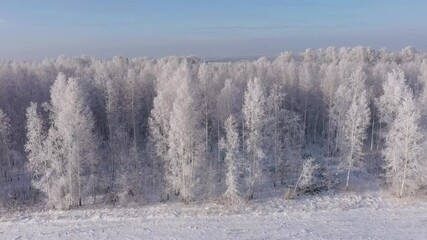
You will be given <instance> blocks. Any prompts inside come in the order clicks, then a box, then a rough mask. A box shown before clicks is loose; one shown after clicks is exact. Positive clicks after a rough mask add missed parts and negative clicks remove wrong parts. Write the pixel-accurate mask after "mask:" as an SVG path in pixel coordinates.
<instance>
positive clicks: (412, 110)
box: [383, 90, 426, 197]
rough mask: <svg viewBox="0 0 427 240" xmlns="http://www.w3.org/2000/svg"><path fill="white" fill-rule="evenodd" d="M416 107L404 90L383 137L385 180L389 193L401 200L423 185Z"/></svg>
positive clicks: (424, 166)
mask: <svg viewBox="0 0 427 240" xmlns="http://www.w3.org/2000/svg"><path fill="white" fill-rule="evenodd" d="M419 123H420V112H419V108H418V106H417V104H416V102H415V100H414V98H413V95H412V93H411V92H410V91H407V90H406V91H404V92H403V97H402V100H401V102H400V103H399V106H398V110H397V113H396V118H395V120H394V121H393V122H392V123H391V126H390V131H389V133H388V135H387V137H386V147H385V149H384V151H383V154H384V157H385V167H384V168H385V171H386V180H387V182H388V183H389V184H390V187H391V189H392V192H393V193H395V194H396V195H398V196H399V197H402V196H403V195H404V194H407V193H413V192H414V191H415V190H417V189H418V188H419V187H420V186H422V185H423V184H425V176H424V175H425V174H424V171H425V169H426V162H425V158H424V157H423V156H422V154H423V153H424V151H423V146H424V143H423V141H424V136H423V135H422V133H421V131H420V126H419Z"/></svg>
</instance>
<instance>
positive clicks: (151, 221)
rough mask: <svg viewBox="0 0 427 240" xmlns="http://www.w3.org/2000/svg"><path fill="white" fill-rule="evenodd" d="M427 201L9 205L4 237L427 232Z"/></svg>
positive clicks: (1, 227) (407, 235)
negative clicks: (72, 206) (228, 205)
mask: <svg viewBox="0 0 427 240" xmlns="http://www.w3.org/2000/svg"><path fill="white" fill-rule="evenodd" d="M426 224H427V203H425V201H424V200H422V199H421V198H413V199H409V198H406V199H396V198H395V197H392V196H388V195H385V194H381V193H378V192H373V193H340V194H336V195H326V194H325V195H316V196H305V197H300V198H299V199H296V200H286V199H283V198H277V197H275V198H264V199H259V200H255V201H252V202H250V203H248V204H246V205H245V206H243V207H241V208H240V209H234V210H230V209H228V208H226V207H224V206H222V205H220V204H217V203H193V204H189V205H184V204H181V203H164V204H156V205H146V206H142V207H108V208H107V207H105V208H101V209H90V208H80V209H75V210H70V211H55V210H46V211H21V212H19V213H17V212H3V213H2V216H1V218H0V239H79V240H83V239H427V228H426V227H425V226H426Z"/></svg>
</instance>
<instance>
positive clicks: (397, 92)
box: [376, 69, 409, 137]
mask: <svg viewBox="0 0 427 240" xmlns="http://www.w3.org/2000/svg"><path fill="white" fill-rule="evenodd" d="M382 88H383V91H384V94H383V95H382V96H380V97H379V98H378V100H377V102H376V104H377V107H378V110H379V121H380V123H381V124H382V128H383V129H380V131H381V135H384V136H385V135H387V132H388V131H389V129H390V125H391V124H392V122H393V121H394V120H395V119H396V116H397V111H398V110H399V107H400V106H401V102H402V98H403V94H404V92H406V91H408V90H409V89H408V87H407V85H406V83H405V74H404V72H403V71H402V70H399V69H393V71H391V72H389V73H388V74H387V79H386V81H385V82H384V83H383V84H382ZM384 136H382V137H384Z"/></svg>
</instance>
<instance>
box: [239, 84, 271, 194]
mask: <svg viewBox="0 0 427 240" xmlns="http://www.w3.org/2000/svg"><path fill="white" fill-rule="evenodd" d="M244 99H245V100H244V104H243V116H244V119H245V129H246V132H245V134H246V135H247V136H245V139H244V140H245V142H244V144H245V146H246V148H245V151H246V153H247V154H246V158H247V171H248V174H249V176H248V187H249V190H248V198H249V200H250V199H253V198H254V191H255V187H256V185H257V184H259V183H260V180H261V179H262V168H263V160H264V157H265V153H264V149H263V144H264V126H265V123H266V122H265V117H266V113H265V111H266V106H265V104H266V100H265V94H264V89H263V87H262V84H261V82H260V80H259V79H258V78H254V79H253V80H250V81H249V82H248V86H247V88H246V92H245V98H244Z"/></svg>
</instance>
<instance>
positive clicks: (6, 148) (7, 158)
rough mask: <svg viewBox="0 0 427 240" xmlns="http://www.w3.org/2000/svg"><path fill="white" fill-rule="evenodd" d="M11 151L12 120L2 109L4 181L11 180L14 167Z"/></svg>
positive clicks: (1, 171) (0, 142)
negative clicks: (11, 170) (10, 172)
mask: <svg viewBox="0 0 427 240" xmlns="http://www.w3.org/2000/svg"><path fill="white" fill-rule="evenodd" d="M10 150H11V149H10V120H9V118H8V117H7V116H6V114H5V113H4V112H3V111H2V110H1V109H0V174H1V177H2V178H3V179H4V180H7V179H8V178H10V177H8V172H9V170H10V168H11V165H12V163H11V152H10Z"/></svg>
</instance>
